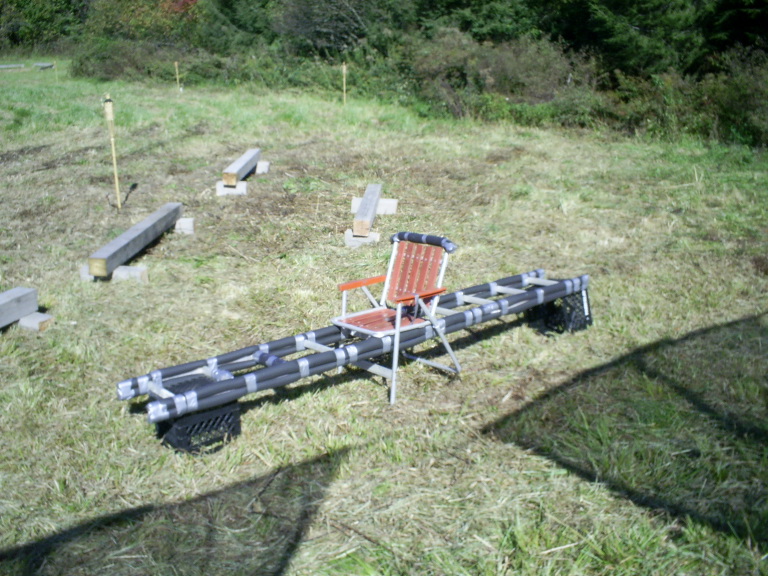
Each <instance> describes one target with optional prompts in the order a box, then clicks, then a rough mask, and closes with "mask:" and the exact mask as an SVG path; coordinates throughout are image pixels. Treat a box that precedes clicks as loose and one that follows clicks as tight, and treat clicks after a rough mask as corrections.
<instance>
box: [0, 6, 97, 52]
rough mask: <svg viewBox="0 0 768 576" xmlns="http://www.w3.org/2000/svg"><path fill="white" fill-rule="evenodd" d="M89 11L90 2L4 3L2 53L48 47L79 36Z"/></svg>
mask: <svg viewBox="0 0 768 576" xmlns="http://www.w3.org/2000/svg"><path fill="white" fill-rule="evenodd" d="M87 7H88V0H3V2H0V49H3V48H9V47H14V46H36V45H40V44H48V43H52V42H54V41H56V40H58V39H59V38H61V37H64V36H69V35H72V34H76V33H77V32H78V31H79V30H80V27H81V26H82V24H83V23H84V22H85V18H86V14H87Z"/></svg>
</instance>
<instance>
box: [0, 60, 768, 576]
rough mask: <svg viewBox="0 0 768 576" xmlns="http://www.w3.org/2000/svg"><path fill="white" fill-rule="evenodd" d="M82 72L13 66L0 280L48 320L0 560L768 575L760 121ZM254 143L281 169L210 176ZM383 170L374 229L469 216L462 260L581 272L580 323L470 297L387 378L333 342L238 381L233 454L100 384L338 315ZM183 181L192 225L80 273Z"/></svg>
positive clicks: (6, 352) (3, 517)
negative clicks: (450, 345) (133, 269)
mask: <svg viewBox="0 0 768 576" xmlns="http://www.w3.org/2000/svg"><path fill="white" fill-rule="evenodd" d="M64 71H65V66H64V65H60V70H59V75H58V76H54V75H53V74H51V73H49V72H50V71H45V72H37V71H32V70H26V71H7V73H6V72H5V71H3V72H2V75H0V82H2V84H1V86H2V88H1V89H0V131H2V140H1V142H2V143H1V144H0V159H2V164H1V166H2V168H0V170H2V176H3V188H2V190H0V227H1V228H2V236H1V238H2V243H1V244H0V290H7V289H10V288H13V287H15V286H32V287H35V288H37V289H38V291H39V299H40V303H41V305H42V306H44V307H45V308H46V309H47V310H48V312H49V313H51V314H52V315H54V316H55V318H56V322H55V324H54V325H53V327H51V328H50V329H49V330H47V331H45V332H43V333H40V334H35V333H29V332H24V331H22V330H21V329H19V328H18V327H17V326H12V327H10V328H8V329H6V330H4V331H3V333H2V334H0V358H1V360H0V376H2V380H3V386H2V387H0V406H2V409H1V410H0V430H2V432H0V438H2V444H1V446H2V447H1V448H0V549H2V551H0V565H1V567H2V569H1V571H3V572H4V573H8V574H31V573H40V574H93V573H110V574H112V573H113V574H146V573H152V574H218V573H224V572H227V573H235V574H253V573H264V574H472V575H475V574H536V575H539V574H590V575H591V574H608V573H611V574H683V573H685V574H749V573H754V574H766V573H768V566H767V563H768V560H767V559H766V554H767V553H768V549H767V548H768V536H766V533H765V526H766V525H768V518H766V494H765V485H766V481H767V480H768V478H766V477H765V471H766V469H768V466H767V464H768V455H767V454H766V434H767V433H768V428H766V421H767V420H766V412H767V411H768V396H766V394H767V392H766V390H767V389H768V382H767V381H766V379H765V375H766V373H768V369H767V368H768V361H767V360H766V358H768V355H767V354H766V342H768V338H766V336H767V335H768V318H767V317H766V311H768V292H767V289H768V276H767V275H766V270H767V269H768V263H766V260H765V258H766V240H767V236H768V214H767V213H766V211H767V210H768V208H767V207H766V206H768V196H767V194H768V193H767V192H766V190H767V189H768V186H767V185H768V161H767V160H766V156H765V154H764V153H763V152H760V151H753V150H749V149H745V148H725V147H720V146H708V145H706V144H702V143H698V142H694V141H686V142H679V143H676V144H664V143H657V142H652V141H641V140H637V139H623V138H617V137H614V136H611V135H609V134H596V133H581V132H572V133H566V132H556V131H545V130H536V129H530V128H526V129H519V128H516V127H515V126H511V125H508V124H499V125H494V124H478V123H473V122H470V121H461V122H457V121H447V120H426V119H424V118H420V117H417V116H415V115H414V114H413V113H411V112H409V111H407V110H405V109H401V108H397V107H392V106H385V105H381V104H377V103H375V102H369V101H358V100H354V99H352V100H350V101H349V102H348V104H347V105H346V106H342V105H341V99H340V97H338V96H339V95H325V96H312V95H307V94H301V93H298V92H284V93H270V92H265V91H261V90H254V89H251V88H249V87H248V86H241V87H239V88H237V89H235V90H226V91H224V90H221V89H218V88H216V87H198V88H195V89H187V90H186V91H185V92H183V93H182V94H179V93H178V92H177V91H176V89H175V86H173V85H171V86H168V87H167V88H166V87H158V86H146V85H140V84H130V83H93V82H88V81H81V80H78V81H74V80H72V79H70V78H68V77H67V76H66V74H65V73H64ZM106 93H109V94H110V95H111V97H112V98H113V100H114V101H115V112H116V125H117V150H118V167H119V173H120V179H121V187H122V190H123V193H125V192H126V191H127V190H128V187H129V186H130V184H133V183H135V184H136V185H137V186H136V188H135V190H134V191H133V192H131V194H130V196H129V197H128V199H127V201H126V202H125V205H124V208H123V210H122V211H121V212H119V213H118V212H117V211H116V209H115V208H114V207H113V206H111V205H110V203H114V200H113V195H114V189H113V183H112V166H111V157H110V149H109V137H108V133H107V129H106V123H105V122H104V118H103V112H102V109H101V101H102V99H103V97H104V94H106ZM19 111H24V112H19ZM254 146H258V147H261V148H262V151H263V155H264V158H265V159H268V160H270V162H271V170H270V173H269V174H268V175H265V176H262V177H258V178H256V177H254V178H252V179H251V180H250V182H249V194H248V196H247V197H241V198H218V197H216V195H215V183H216V181H217V180H218V179H219V178H220V172H221V170H222V169H223V168H224V167H226V166H227V165H228V164H229V163H230V162H231V161H232V160H234V159H236V158H237V157H238V156H239V155H240V154H242V152H243V151H244V150H246V149H248V148H251V147H254ZM370 182H381V183H383V184H384V191H385V196H387V197H392V198H397V199H398V200H399V202H400V204H399V209H398V213H397V214H396V215H393V216H381V217H379V218H378V219H377V221H376V229H377V231H379V232H381V233H382V235H383V236H384V237H386V236H387V235H388V234H390V233H392V232H396V231H398V230H416V231H425V232H433V233H439V234H443V235H446V236H448V237H450V238H451V239H453V240H454V241H455V242H456V243H457V244H459V246H460V249H459V251H458V252H457V253H456V255H455V257H454V258H453V260H452V261H451V266H450V269H449V271H448V276H447V282H446V283H447V285H448V287H449V289H458V288H460V287H462V286H468V285H472V284H476V283H479V282H483V281H489V280H493V279H496V278H498V277H501V276H504V275H508V274H512V273H516V272H521V271H525V270H530V269H533V268H537V267H543V268H545V269H547V270H548V271H549V273H550V275H551V276H554V277H557V276H570V275H576V274H582V273H589V274H590V275H591V278H592V285H591V286H592V287H591V293H590V296H591V299H592V304H593V308H594V314H595V320H596V323H595V326H593V327H592V328H591V329H590V330H588V331H586V332H581V333H577V334H573V335H563V336H551V335H549V336H547V335H543V334H541V333H540V332H538V331H537V330H535V329H534V327H531V326H527V325H525V324H524V323H522V322H519V321H516V320H510V321H507V322H500V323H498V324H493V325H488V326H483V327H478V328H475V329H473V330H471V331H467V332H465V333H461V334H457V335H455V336H454V338H453V340H454V343H455V347H456V349H457V353H458V355H459V358H460V360H461V362H462V365H463V367H464V368H465V370H464V372H463V373H462V377H461V378H460V379H448V378H446V377H445V375H444V374H441V373H436V372H433V371H432V370H429V369H427V368H426V367H424V366H421V365H414V364H406V365H405V366H404V367H403V370H402V377H401V385H400V387H399V388H400V390H399V392H400V393H399V398H400V401H399V402H398V404H397V405H395V406H394V407H390V406H388V405H387V403H386V389H385V387H384V386H383V385H382V383H381V382H379V381H376V380H371V379H369V378H366V377H364V376H363V375H361V374H360V373H356V372H352V373H349V374H342V375H341V376H337V375H335V374H330V375H327V376H324V377H318V378H313V379H311V380H309V381H305V382H301V383H298V384H296V385H293V386H291V387H289V389H288V390H287V391H286V392H285V394H283V395H277V394H271V393H266V394H263V395H261V396H255V397H253V398H248V399H246V400H245V401H244V402H243V403H242V404H243V410H244V413H243V418H242V426H243V433H242V435H241V436H240V437H239V438H237V439H236V440H235V441H234V442H232V443H230V444H228V445H227V446H226V447H225V448H223V449H222V450H220V451H218V452H216V453H213V454H209V455H207V456H205V457H192V456H189V455H184V454H176V453H173V452H172V451H170V450H168V449H167V448H164V447H162V446H161V445H160V443H159V442H158V440H157V439H156V438H155V437H154V434H153V429H152V427H151V426H149V425H148V424H147V423H146V421H145V418H144V413H143V409H142V408H143V406H142V404H141V402H135V403H120V402H118V401H117V400H115V390H114V385H115V383H116V382H118V381H119V380H122V379H124V378H126V377H129V376H134V375H139V374H143V373H146V372H148V371H150V370H152V369H154V368H157V367H160V366H168V365H172V364H176V363H180V362H184V361H188V360H192V359H198V358H205V357H208V356H211V355H213V354H216V353H220V352H224V351H227V350H232V349H236V348H240V347H243V346H246V345H249V344H253V343H258V342H264V341H268V340H272V339H275V338H279V337H283V336H287V335H291V334H295V333H298V332H301V331H304V330H308V329H311V328H320V327H323V326H326V325H327V324H328V319H329V318H330V317H331V316H332V315H333V314H334V313H335V312H336V310H337V307H338V304H339V298H338V293H337V291H336V288H335V286H336V284H337V283H338V282H341V281H344V280H349V279H354V278H361V277H365V276H368V275H374V274H378V273H380V272H381V270H382V267H383V266H384V265H385V262H386V258H387V255H388V252H389V247H388V246H387V243H386V242H382V243H380V244H377V245H374V246H368V247H363V248H360V249H357V250H352V249H349V248H346V247H345V246H344V241H343V232H344V230H345V229H346V228H349V227H350V226H351V220H352V214H351V212H350V208H349V203H350V200H351V198H352V197H353V196H356V195H358V196H359V195H361V194H362V192H363V191H364V189H365V186H366V184H368V183H370ZM171 201H177V202H183V203H184V205H185V215H186V216H190V217H194V218H195V224H196V233H195V235H194V236H184V235H179V234H174V233H169V234H167V235H165V236H164V237H163V238H162V239H161V241H160V242H158V243H157V244H156V245H154V246H152V247H151V248H150V249H149V250H147V251H146V252H145V253H144V254H142V255H141V256H140V257H139V259H138V262H139V263H141V264H143V265H146V266H147V267H148V268H149V274H150V283H149V284H147V285H139V284H132V283H112V282H99V283H83V282H82V281H81V280H80V276H79V273H78V270H79V268H80V267H81V266H82V265H83V264H85V262H86V259H87V257H88V255H89V254H90V253H92V252H93V251H95V250H96V249H97V248H99V247H100V246H102V245H104V244H105V243H106V242H107V241H108V240H109V239H110V238H113V237H115V236H116V235H118V234H119V233H120V232H122V231H123V230H126V229H127V228H128V227H130V226H131V225H132V224H133V223H135V222H138V221H140V220H141V219H143V218H144V217H146V216H147V215H148V214H150V213H151V212H153V211H155V210H156V209H157V208H158V207H159V206H161V205H162V204H163V203H165V202H171Z"/></svg>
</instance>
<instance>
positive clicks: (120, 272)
mask: <svg viewBox="0 0 768 576" xmlns="http://www.w3.org/2000/svg"><path fill="white" fill-rule="evenodd" d="M112 280H114V281H116V282H119V281H121V280H136V281H137V282H139V283H141V284H146V283H147V282H149V272H147V267H146V266H118V267H117V268H115V271H114V272H112Z"/></svg>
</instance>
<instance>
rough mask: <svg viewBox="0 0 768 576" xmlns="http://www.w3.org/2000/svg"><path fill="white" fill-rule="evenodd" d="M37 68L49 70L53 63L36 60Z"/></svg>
mask: <svg viewBox="0 0 768 576" xmlns="http://www.w3.org/2000/svg"><path fill="white" fill-rule="evenodd" d="M35 68H38V69H40V70H48V69H51V68H53V64H52V63H51V62H35Z"/></svg>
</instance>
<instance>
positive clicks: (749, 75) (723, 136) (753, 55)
mask: <svg viewBox="0 0 768 576" xmlns="http://www.w3.org/2000/svg"><path fill="white" fill-rule="evenodd" d="M718 63H719V65H720V67H721V69H722V71H721V72H719V73H716V74H711V75H709V76H707V77H706V78H705V79H704V80H703V81H702V92H703V96H704V99H705V103H706V105H707V106H708V108H710V109H711V110H713V112H714V114H715V116H716V120H715V122H714V123H713V127H712V131H711V135H712V137H714V138H716V139H718V140H722V141H726V142H733V143H740V144H747V145H750V146H763V147H765V146H768V54H766V53H765V52H764V51H762V50H746V49H743V48H738V49H734V50H731V51H729V52H727V53H725V54H723V55H722V56H721V58H720V59H719V62H718Z"/></svg>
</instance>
